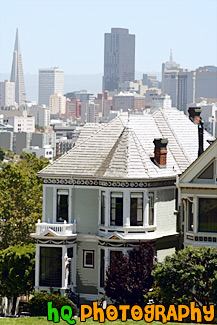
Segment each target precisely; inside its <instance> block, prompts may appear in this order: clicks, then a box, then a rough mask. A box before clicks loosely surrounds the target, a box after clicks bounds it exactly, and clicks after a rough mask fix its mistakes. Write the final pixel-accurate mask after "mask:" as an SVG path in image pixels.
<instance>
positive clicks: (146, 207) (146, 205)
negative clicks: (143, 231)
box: [143, 190, 155, 227]
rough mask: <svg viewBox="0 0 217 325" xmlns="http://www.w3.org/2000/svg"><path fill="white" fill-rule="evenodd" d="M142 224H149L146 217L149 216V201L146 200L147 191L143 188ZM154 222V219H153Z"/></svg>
mask: <svg viewBox="0 0 217 325" xmlns="http://www.w3.org/2000/svg"><path fill="white" fill-rule="evenodd" d="M143 200H144V202H143V226H144V227H147V226H149V220H148V217H149V202H148V191H147V190H145V191H144V192H143ZM154 223H155V221H154Z"/></svg>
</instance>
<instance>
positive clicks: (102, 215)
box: [101, 192, 105, 225]
mask: <svg viewBox="0 0 217 325" xmlns="http://www.w3.org/2000/svg"><path fill="white" fill-rule="evenodd" d="M104 224H105V192H101V225H104Z"/></svg>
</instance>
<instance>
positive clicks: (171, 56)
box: [170, 49, 173, 62]
mask: <svg viewBox="0 0 217 325" xmlns="http://www.w3.org/2000/svg"><path fill="white" fill-rule="evenodd" d="M170 62H173V51H172V49H170Z"/></svg>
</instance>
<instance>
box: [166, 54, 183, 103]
mask: <svg viewBox="0 0 217 325" xmlns="http://www.w3.org/2000/svg"><path fill="white" fill-rule="evenodd" d="M179 71H180V65H179V64H177V63H176V62H174V61H173V56H172V50H170V60H169V61H167V62H166V63H163V64H162V93H163V94H164V95H166V94H168V95H170V97H171V100H172V106H173V107H177V94H178V73H179Z"/></svg>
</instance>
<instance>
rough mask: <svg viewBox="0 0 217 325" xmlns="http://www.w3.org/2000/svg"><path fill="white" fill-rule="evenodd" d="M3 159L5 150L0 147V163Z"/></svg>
mask: <svg viewBox="0 0 217 325" xmlns="http://www.w3.org/2000/svg"><path fill="white" fill-rule="evenodd" d="M4 157H5V148H3V147H0V161H3V160H4Z"/></svg>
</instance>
